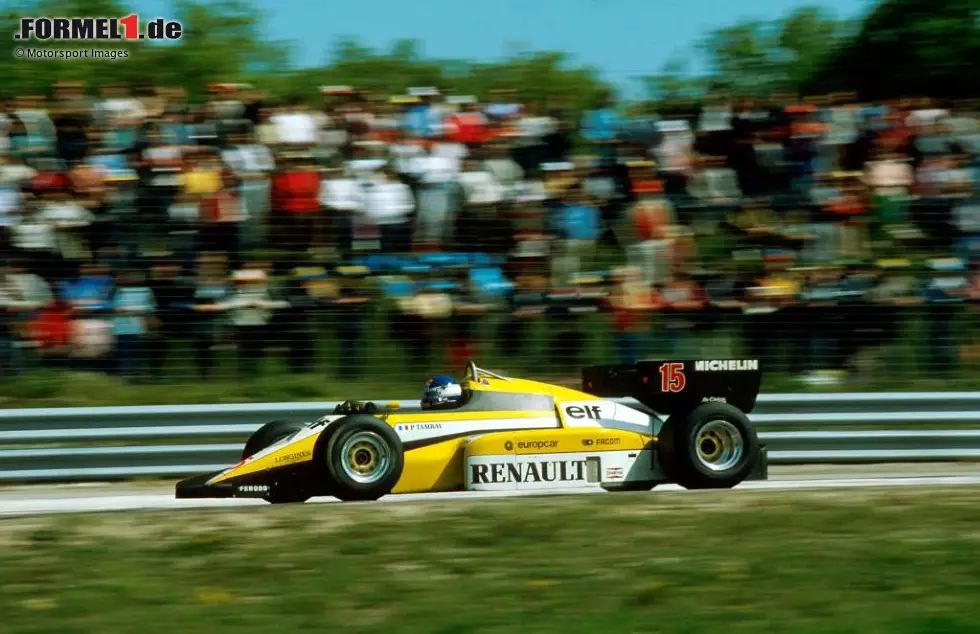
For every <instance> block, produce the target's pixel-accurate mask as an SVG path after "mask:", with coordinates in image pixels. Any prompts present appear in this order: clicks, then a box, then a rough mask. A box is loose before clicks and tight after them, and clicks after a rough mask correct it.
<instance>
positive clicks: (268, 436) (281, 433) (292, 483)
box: [242, 420, 313, 504]
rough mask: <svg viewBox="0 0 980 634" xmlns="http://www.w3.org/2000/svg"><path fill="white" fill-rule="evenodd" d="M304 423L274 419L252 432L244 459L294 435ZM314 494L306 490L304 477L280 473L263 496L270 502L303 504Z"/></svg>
mask: <svg viewBox="0 0 980 634" xmlns="http://www.w3.org/2000/svg"><path fill="white" fill-rule="evenodd" d="M303 427H305V425H304V424H303V423H296V422H292V421H287V420H274V421H271V422H268V423H266V424H265V425H262V426H261V427H259V428H258V429H257V430H255V432H253V433H252V435H251V437H249V439H248V441H247V442H246V443H245V448H244V449H243V450H242V460H244V459H246V458H248V457H249V456H253V455H255V454H257V453H258V452H260V451H262V450H263V449H265V448H266V447H270V446H272V445H274V444H275V443H277V442H279V441H280V440H282V439H283V438H287V437H289V436H292V435H293V434H295V433H296V432H298V431H299V430H301V429H303ZM311 497H313V496H312V495H310V494H309V493H307V492H306V489H305V487H304V486H303V479H302V477H301V476H300V475H299V474H296V473H292V472H289V473H280V474H277V475H276V479H275V481H273V482H270V483H269V491H268V492H267V493H266V494H265V497H264V498H263V499H264V500H265V501H266V502H268V503H270V504H302V503H303V502H306V501H307V500H309V499H310V498H311Z"/></svg>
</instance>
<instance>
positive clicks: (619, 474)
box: [606, 467, 623, 480]
mask: <svg viewBox="0 0 980 634" xmlns="http://www.w3.org/2000/svg"><path fill="white" fill-rule="evenodd" d="M622 479H623V468H622V467H608V468H607V469H606V480H622Z"/></svg>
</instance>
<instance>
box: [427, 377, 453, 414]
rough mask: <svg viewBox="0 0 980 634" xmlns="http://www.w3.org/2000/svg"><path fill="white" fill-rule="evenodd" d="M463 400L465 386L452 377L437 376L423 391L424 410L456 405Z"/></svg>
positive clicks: (430, 380)
mask: <svg viewBox="0 0 980 634" xmlns="http://www.w3.org/2000/svg"><path fill="white" fill-rule="evenodd" d="M462 398H463V386H461V385H460V384H459V383H457V382H456V379H454V378H453V377H451V376H445V375H443V374H439V375H436V376H434V377H432V378H431V379H429V380H428V382H426V384H425V389H424V390H423V391H422V403H421V404H422V409H429V408H433V407H446V406H449V405H454V404H456V403H458V402H459V401H461V400H462Z"/></svg>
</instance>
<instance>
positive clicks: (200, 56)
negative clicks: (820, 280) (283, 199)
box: [0, 0, 980, 110]
mask: <svg viewBox="0 0 980 634" xmlns="http://www.w3.org/2000/svg"><path fill="white" fill-rule="evenodd" d="M174 7H175V13H176V15H173V16H167V17H173V18H175V19H179V20H180V21H181V22H182V23H183V24H184V37H183V38H182V39H181V40H180V41H178V42H173V43H155V42H148V41H146V40H144V41H140V42H135V43H127V42H125V41H121V42H118V43H113V44H112V46H116V47H127V48H128V50H129V52H130V56H129V58H128V59H125V60H120V61H116V62H109V61H106V60H72V61H63V60H22V59H17V58H15V56H14V55H13V49H14V47H15V46H18V45H23V43H20V42H16V41H15V40H13V39H12V38H10V37H8V38H0V76H3V77H4V85H3V86H2V87H0V92H2V93H3V94H4V95H13V94H40V93H44V92H47V91H48V90H49V89H50V85H51V84H52V82H53V81H54V80H56V79H75V80H82V81H85V82H86V83H88V84H90V85H99V84H104V83H109V82H126V83H128V84H134V85H138V84H140V83H153V84H156V85H179V86H182V87H184V88H186V89H187V91H188V92H189V93H190V94H191V95H192V96H194V95H198V94H200V93H201V92H202V91H203V90H204V89H205V87H206V86H207V84H208V83H210V82H218V81H221V82H235V81H247V82H250V83H253V84H255V85H256V86H257V87H259V88H260V89H262V90H264V91H267V92H268V93H270V94H273V95H313V94H315V92H316V90H317V89H318V87H319V86H320V85H323V84H352V85H357V86H359V87H362V88H365V89H367V90H368V91H378V92H384V93H389V94H390V93H392V92H397V91H401V90H403V89H405V88H408V87H409V86H420V85H432V86H438V87H440V88H443V89H448V88H452V89H454V90H455V91H457V92H459V93H463V94H476V95H478V96H480V97H483V98H485V97H487V96H488V95H489V94H490V92H491V91H492V90H493V89H495V88H507V89H514V90H515V91H516V92H517V94H518V95H519V97H520V98H521V99H522V100H531V101H535V102H538V103H540V104H541V105H544V106H545V107H548V108H554V107H560V108H569V109H572V110H581V109H584V108H587V107H591V106H592V105H593V104H594V103H595V102H596V100H597V98H598V97H599V96H600V95H602V94H603V93H604V92H606V91H607V90H610V89H611V86H610V85H609V84H608V83H607V82H605V81H604V80H603V79H602V77H601V74H600V72H599V70H597V69H595V68H592V67H589V66H584V65H578V64H575V63H573V60H572V59H571V58H570V57H569V56H568V55H567V54H565V53H562V52H556V51H537V52H526V53H514V54H512V55H510V56H509V57H507V58H506V59H503V60H501V61H496V62H489V63H483V62H475V61H468V60H454V59H447V60H440V59H431V58H426V57H425V56H424V55H423V51H422V49H421V46H420V44H419V42H417V41H414V40H399V41H396V42H394V43H393V44H392V45H391V46H390V47H389V48H387V49H385V50H378V49H373V48H370V47H366V46H364V45H362V44H360V43H359V42H357V41H356V40H352V39H348V40H343V41H340V42H336V43H335V44H334V45H333V46H332V48H331V49H330V51H329V56H328V59H327V60H326V61H325V63H324V64H323V65H322V66H320V67H317V68H296V67H295V66H294V65H292V64H291V55H290V53H291V51H290V47H289V44H288V43H286V42H275V41H270V40H269V39H268V38H266V37H264V34H263V29H262V25H263V23H264V16H263V15H262V14H261V13H260V12H259V11H257V10H256V9H255V8H254V7H253V6H252V4H251V3H249V2H247V0H215V1H207V0H176V2H175V4H174ZM127 12H128V11H127V9H126V8H125V7H124V6H123V5H122V4H121V3H120V2H117V1H116V0H29V1H27V2H20V3H19V4H14V5H8V6H7V8H5V9H4V10H3V13H2V14H0V29H2V31H3V32H5V33H13V32H14V31H15V29H16V26H17V20H18V19H19V17H20V16H23V15H33V16H39V15H46V16H57V15H64V16H112V15H115V16H124V15H126V13H127ZM32 46H38V47H60V48H72V47H74V48H89V47H91V46H92V43H89V42H85V43H82V42H57V43H33V44H32ZM99 47H100V48H107V46H106V45H105V44H100V46H99ZM697 56H700V58H701V59H703V60H704V62H705V64H704V66H705V67H706V70H705V71H704V72H696V71H695V67H696V66H698V65H697V64H694V63H692V59H694V58H696V57H697ZM978 62H980V0H944V1H943V2H935V1H934V0H883V1H882V2H880V3H879V4H878V5H876V6H875V7H874V8H873V9H872V10H871V11H870V12H869V13H868V14H867V15H866V16H864V17H863V18H862V19H860V20H857V21H843V20H839V19H837V18H835V17H834V16H832V15H831V14H829V13H827V12H826V11H823V10H822V9H819V8H815V7H803V8H799V9H797V10H795V11H793V12H792V13H790V14H789V15H787V16H785V17H783V18H781V19H777V20H769V21H765V20H752V21H745V22H741V23H738V24H734V25H731V26H728V27H725V28H721V29H718V30H715V31H712V32H710V33H708V34H707V35H706V36H705V37H704V38H703V40H702V41H701V42H699V43H697V45H696V46H695V50H694V51H693V52H692V55H690V56H683V57H677V58H674V59H672V60H670V61H669V62H668V63H667V64H665V65H664V67H663V68H662V69H661V71H660V72H659V73H657V74H654V75H650V76H647V77H644V78H642V81H643V83H644V85H645V87H646V89H647V92H648V95H649V97H650V98H651V99H652V100H655V101H658V102H662V101H666V102H691V101H693V100H697V99H699V98H700V97H701V96H702V95H703V94H704V93H705V92H710V91H717V90H721V91H724V92H726V93H730V94H740V95H747V96H759V97H761V96H768V95H773V94H780V93H795V94H813V93H826V92H831V91H848V92H857V93H858V94H860V95H861V96H862V97H864V98H869V99H885V98H893V97H903V96H919V95H927V94H928V95H933V96H939V97H945V96H949V97H963V96H973V95H976V94H977V93H978V92H980V63H978Z"/></svg>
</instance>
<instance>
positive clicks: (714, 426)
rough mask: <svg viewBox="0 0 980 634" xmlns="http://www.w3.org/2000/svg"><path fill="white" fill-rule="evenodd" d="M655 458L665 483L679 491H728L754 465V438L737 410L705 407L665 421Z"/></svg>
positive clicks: (756, 448) (717, 405)
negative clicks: (664, 477)
mask: <svg viewBox="0 0 980 634" xmlns="http://www.w3.org/2000/svg"><path fill="white" fill-rule="evenodd" d="M657 453H658V457H659V458H660V464H661V466H662V467H663V470H664V474H665V475H666V476H667V478H668V479H669V480H671V481H672V482H676V483H677V484H679V485H681V486H682V487H684V488H685V489H730V488H732V487H734V486H736V485H737V484H740V483H741V482H742V481H743V480H745V479H746V478H747V477H748V476H749V475H750V474H751V473H752V470H753V469H754V468H755V466H756V463H757V462H758V461H759V437H758V434H757V433H756V431H755V429H754V428H753V427H752V424H751V423H750V422H749V419H748V417H747V416H746V415H745V414H744V413H743V412H742V411H741V410H740V409H738V408H737V407H733V406H731V405H728V404H726V403H705V404H703V405H699V406H698V407H696V408H694V409H693V410H691V411H690V412H688V413H686V414H675V415H673V416H671V417H670V418H668V419H667V421H666V422H665V423H664V425H663V427H662V428H661V430H660V435H659V441H658V449H657Z"/></svg>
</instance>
